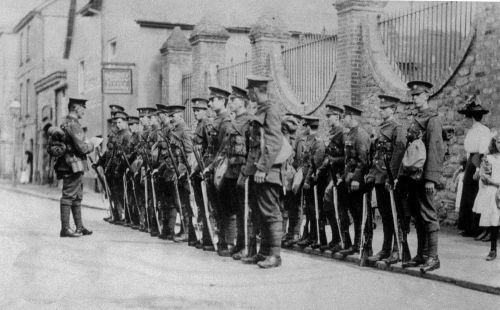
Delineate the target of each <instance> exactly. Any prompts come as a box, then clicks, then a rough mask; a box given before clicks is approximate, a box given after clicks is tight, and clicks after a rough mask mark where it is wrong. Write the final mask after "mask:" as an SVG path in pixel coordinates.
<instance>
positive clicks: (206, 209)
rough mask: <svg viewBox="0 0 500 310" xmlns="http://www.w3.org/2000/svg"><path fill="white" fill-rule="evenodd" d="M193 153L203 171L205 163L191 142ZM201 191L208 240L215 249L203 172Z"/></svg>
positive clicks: (215, 244) (215, 241)
mask: <svg viewBox="0 0 500 310" xmlns="http://www.w3.org/2000/svg"><path fill="white" fill-rule="evenodd" d="M193 153H194V157H195V158H196V162H197V163H198V167H199V168H200V169H201V171H202V172H203V171H204V170H205V165H204V164H203V160H202V159H201V156H200V154H199V153H198V150H197V149H196V146H195V145H194V144H193ZM201 193H202V197H203V209H204V210H205V220H206V223H207V226H208V227H207V228H208V234H209V235H210V240H212V244H213V246H214V248H215V250H216V251H217V250H218V249H217V242H218V240H216V239H215V237H216V236H215V232H214V230H215V229H214V228H213V227H212V224H211V221H210V208H209V203H210V202H209V200H208V194H207V182H206V181H205V179H204V178H203V173H201Z"/></svg>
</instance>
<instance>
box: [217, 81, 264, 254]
mask: <svg viewBox="0 0 500 310" xmlns="http://www.w3.org/2000/svg"><path fill="white" fill-rule="evenodd" d="M248 103H249V98H248V95H247V91H246V90H244V89H241V88H239V87H236V86H232V93H231V95H230V97H229V110H230V111H231V112H232V113H234V115H235V118H234V120H233V121H232V122H231V127H230V129H229V130H228V132H227V135H228V140H227V143H226V144H225V145H224V146H223V149H222V150H221V152H220V155H219V157H222V158H220V160H223V159H224V157H225V158H227V160H228V167H227V171H226V173H225V174H224V180H223V181H222V186H221V189H220V193H219V194H220V196H221V200H220V203H221V209H220V210H221V213H222V214H221V218H222V222H223V227H224V228H228V229H231V230H234V227H237V231H236V232H234V231H230V232H228V235H229V236H230V238H234V237H233V236H234V235H235V233H236V237H237V238H236V245H235V247H233V248H232V249H231V251H230V252H231V253H230V254H232V257H233V259H236V260H238V259H241V258H242V257H244V256H245V255H247V253H245V251H244V250H245V231H244V225H245V222H244V218H245V217H244V215H245V213H244V212H245V201H244V197H245V196H244V195H245V193H244V189H242V188H240V187H237V186H236V181H237V180H238V177H239V176H240V173H241V169H242V167H243V166H244V164H245V161H246V157H247V137H248V129H249V126H250V122H251V121H252V119H253V115H251V114H250V113H248V112H247V106H248ZM249 235H251V233H250V234H249ZM252 237H253V238H251V241H252V242H251V244H250V248H251V249H250V251H249V253H248V254H249V255H255V253H257V243H256V238H255V236H254V235H252Z"/></svg>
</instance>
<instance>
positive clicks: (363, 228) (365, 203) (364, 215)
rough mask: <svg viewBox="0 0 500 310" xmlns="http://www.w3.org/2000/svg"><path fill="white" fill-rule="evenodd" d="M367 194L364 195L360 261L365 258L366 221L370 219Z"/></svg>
mask: <svg viewBox="0 0 500 310" xmlns="http://www.w3.org/2000/svg"><path fill="white" fill-rule="evenodd" d="M367 196H368V194H367V193H363V213H362V216H361V242H360V243H361V244H360V247H361V248H360V250H359V259H361V257H362V256H363V250H364V245H365V241H366V238H365V227H366V220H367V217H368V205H367V201H366V200H367ZM370 225H371V223H370Z"/></svg>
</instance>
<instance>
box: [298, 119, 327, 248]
mask: <svg viewBox="0 0 500 310" xmlns="http://www.w3.org/2000/svg"><path fill="white" fill-rule="evenodd" d="M302 118H303V119H304V121H305V126H306V132H307V138H306V155H305V157H304V176H305V178H304V195H305V209H304V212H305V213H306V216H307V218H308V219H309V240H307V239H306V241H302V242H299V243H298V245H300V246H309V245H310V246H311V247H312V248H313V249H314V248H319V247H320V246H321V245H326V233H325V223H324V220H323V216H322V214H321V212H320V211H321V210H322V209H323V208H322V207H321V208H320V204H319V199H320V198H321V197H323V194H324V192H325V187H326V183H327V180H326V177H327V176H328V175H327V174H326V173H322V174H321V175H319V174H318V168H319V167H320V166H321V164H322V163H323V159H324V158H325V143H324V142H323V141H322V140H321V138H320V137H319V133H318V128H319V118H317V117H313V116H303V117H302ZM321 206H322V204H321ZM318 225H319V226H318Z"/></svg>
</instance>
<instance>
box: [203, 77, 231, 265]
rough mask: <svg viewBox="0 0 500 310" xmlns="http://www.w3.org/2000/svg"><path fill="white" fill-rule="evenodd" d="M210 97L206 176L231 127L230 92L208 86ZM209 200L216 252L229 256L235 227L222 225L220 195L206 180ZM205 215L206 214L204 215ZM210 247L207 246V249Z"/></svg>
mask: <svg viewBox="0 0 500 310" xmlns="http://www.w3.org/2000/svg"><path fill="white" fill-rule="evenodd" d="M208 89H209V90H210V99H209V101H208V106H209V107H210V109H212V111H213V112H214V113H215V115H216V116H215V119H214V120H213V122H208V123H207V128H206V132H207V134H208V135H207V142H206V144H207V152H206V153H205V154H204V157H205V161H206V163H207V164H208V165H207V166H206V168H205V171H204V174H205V176H208V175H209V174H210V173H211V172H212V171H214V170H215V169H216V165H217V163H214V162H213V161H214V160H215V158H216V156H217V154H218V153H219V152H220V150H221V148H222V146H223V145H224V142H225V140H226V138H227V133H228V132H229V130H230V128H231V117H230V115H229V112H228V111H227V110H226V106H227V102H228V97H229V95H230V94H231V93H230V92H228V91H227V90H224V89H221V88H217V87H209V88H208ZM207 185H208V186H209V188H208V195H209V200H210V201H211V204H212V206H213V207H214V209H215V212H216V217H215V218H216V222H217V225H218V229H219V244H218V254H219V255H220V256H230V251H229V248H228V243H229V244H233V242H234V238H235V229H234V227H233V230H232V231H231V229H229V228H230V227H224V224H225V223H223V222H222V220H221V217H220V216H221V214H222V210H221V203H220V201H219V198H220V195H219V193H218V192H217V190H216V188H215V184H214V183H213V182H207ZM206 216H207V215H206ZM209 249H211V248H207V250H209Z"/></svg>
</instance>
